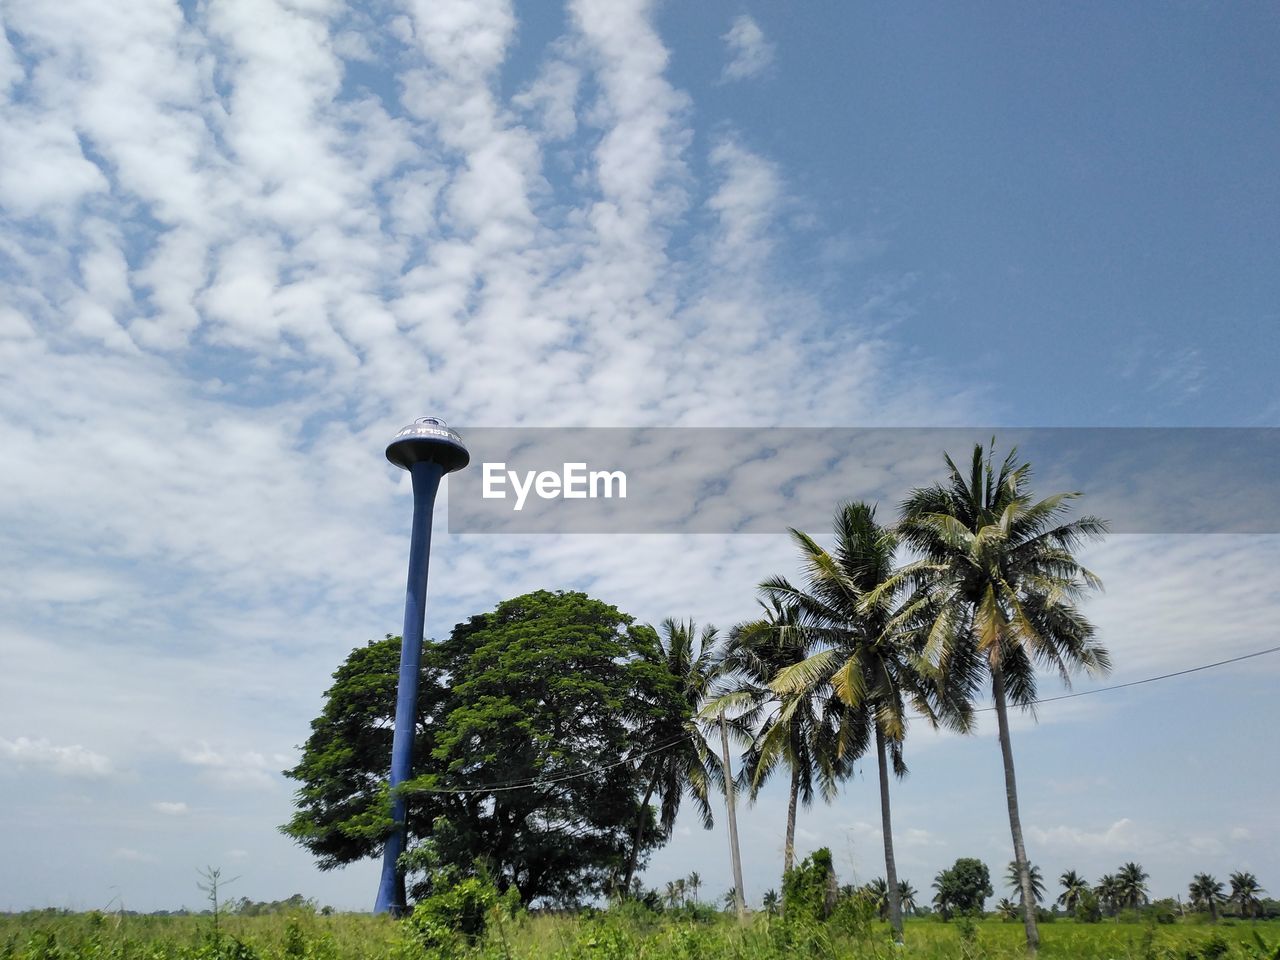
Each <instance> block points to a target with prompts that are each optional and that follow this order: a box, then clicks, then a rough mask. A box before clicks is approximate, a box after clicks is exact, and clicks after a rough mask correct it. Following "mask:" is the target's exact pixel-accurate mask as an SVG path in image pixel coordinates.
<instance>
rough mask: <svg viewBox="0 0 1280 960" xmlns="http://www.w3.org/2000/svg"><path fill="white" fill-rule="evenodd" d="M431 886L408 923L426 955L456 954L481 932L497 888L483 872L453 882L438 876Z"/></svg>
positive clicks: (482, 933) (472, 942) (495, 904)
mask: <svg viewBox="0 0 1280 960" xmlns="http://www.w3.org/2000/svg"><path fill="white" fill-rule="evenodd" d="M431 889H432V892H431V893H430V895H428V896H427V897H425V898H423V899H422V900H420V901H419V902H418V904H417V906H415V907H414V908H413V913H412V914H411V915H410V918H409V923H410V926H411V928H412V929H413V931H414V933H415V934H416V935H417V939H418V941H419V942H420V943H421V944H422V946H423V947H425V948H426V950H427V953H428V955H429V956H432V957H442V958H443V957H453V956H456V955H458V954H459V953H460V952H461V948H463V947H468V946H472V945H474V944H475V943H476V942H477V941H479V939H480V938H481V937H482V936H483V935H484V932H485V930H486V929H487V928H488V925H489V917H490V913H491V912H492V911H493V910H494V908H495V907H498V905H499V902H500V898H499V895H498V890H497V888H496V887H495V886H494V885H493V883H492V882H491V881H490V880H489V877H488V875H487V874H485V873H477V874H475V875H472V876H469V877H463V878H462V879H460V880H456V881H450V880H447V879H445V878H443V877H441V878H439V879H435V880H434V881H433V883H432V885H431ZM517 902H518V901H517ZM504 906H507V907H509V902H508V903H504Z"/></svg>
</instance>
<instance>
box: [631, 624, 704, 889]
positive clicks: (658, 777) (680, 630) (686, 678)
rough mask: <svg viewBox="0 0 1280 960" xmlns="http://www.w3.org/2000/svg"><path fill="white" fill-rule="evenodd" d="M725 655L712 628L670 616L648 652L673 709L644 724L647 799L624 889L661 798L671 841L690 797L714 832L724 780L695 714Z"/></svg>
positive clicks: (637, 741) (649, 665)
mask: <svg viewBox="0 0 1280 960" xmlns="http://www.w3.org/2000/svg"><path fill="white" fill-rule="evenodd" d="M720 662H721V660H720V654H719V652H718V650H717V643H716V632H715V629H714V628H712V627H707V628H704V629H703V630H702V631H701V632H699V631H698V628H697V626H696V624H694V622H693V621H691V620H690V621H678V620H673V619H670V618H668V619H667V620H664V621H663V623H662V628H661V631H660V634H659V637H658V642H657V643H656V644H654V645H652V646H651V647H650V648H648V649H647V650H646V651H645V652H644V662H643V665H642V666H643V669H644V671H645V672H646V673H650V674H652V675H653V679H652V681H651V682H653V683H654V684H656V685H658V686H661V687H665V688H672V690H671V692H672V693H673V694H674V697H675V700H674V701H673V704H672V706H671V708H669V709H661V710H655V711H651V712H650V713H649V715H648V716H647V718H646V719H644V720H643V721H642V722H641V723H640V724H638V726H637V729H636V732H635V736H634V738H633V741H634V748H633V750H632V753H633V754H635V755H637V764H638V769H639V771H640V774H641V777H642V778H643V779H644V784H645V786H644V795H643V798H642V799H641V802H640V811H639V814H638V815H637V817H636V821H635V826H634V828H633V831H632V837H631V846H630V850H629V852H628V854H627V860H626V865H625V866H624V868H623V870H622V879H621V883H620V884H619V885H618V889H619V890H624V891H625V890H629V889H630V887H631V880H632V877H633V876H634V874H635V870H636V866H637V864H638V863H639V861H640V854H641V851H642V850H643V849H644V845H645V842H646V838H647V837H648V836H649V835H650V833H651V827H650V824H651V823H652V821H653V817H652V815H651V813H650V806H649V804H650V801H651V800H652V799H653V798H654V797H655V796H656V797H657V798H658V816H657V829H658V831H659V835H660V836H661V837H662V838H663V839H665V838H666V837H667V836H668V835H669V834H670V831H671V828H672V826H673V825H674V824H675V820H676V815H677V814H678V813H679V812H680V804H681V800H682V799H683V798H684V797H685V796H686V795H687V796H689V797H690V798H691V799H692V800H693V802H694V806H695V807H696V809H697V811H698V816H699V818H700V819H701V820H702V825H703V826H704V827H706V828H707V829H710V828H711V826H712V825H713V822H714V818H713V816H712V812H711V802H710V799H709V798H710V792H711V791H710V788H711V786H713V785H719V784H721V781H722V780H723V777H722V775H721V771H720V762H719V760H718V759H717V758H716V754H715V751H713V750H711V749H710V748H709V747H708V746H707V743H706V741H705V740H704V739H703V735H702V731H701V728H700V727H699V725H698V723H697V720H696V719H695V713H696V711H697V710H698V708H699V707H700V706H701V705H702V702H703V701H704V700H705V699H706V698H707V697H708V696H709V694H710V691H711V688H712V684H713V683H714V682H715V679H716V677H717V676H718V675H719V671H720V669H721V667H720Z"/></svg>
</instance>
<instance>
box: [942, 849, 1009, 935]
mask: <svg viewBox="0 0 1280 960" xmlns="http://www.w3.org/2000/svg"><path fill="white" fill-rule="evenodd" d="M933 888H934V890H935V891H936V893H935V894H934V898H933V901H934V904H935V905H936V906H937V908H938V911H939V912H940V913H941V914H942V919H943V920H948V919H950V918H951V916H952V915H953V914H955V915H959V916H962V917H963V916H970V915H981V913H982V911H983V907H984V905H985V903H986V899H987V897H989V896H991V894H992V893H993V892H994V891H993V890H992V888H991V873H990V871H989V870H987V865H986V864H985V863H983V862H982V861H981V860H976V859H974V858H973V857H961V858H960V859H959V860H957V861H956V862H955V863H954V864H952V865H951V867H949V868H948V869H946V870H943V871H942V872H941V873H939V874H938V876H937V877H936V878H935V880H934V882H933Z"/></svg>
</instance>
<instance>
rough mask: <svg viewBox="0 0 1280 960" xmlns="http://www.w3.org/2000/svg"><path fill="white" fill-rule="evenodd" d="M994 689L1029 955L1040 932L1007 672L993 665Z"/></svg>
mask: <svg viewBox="0 0 1280 960" xmlns="http://www.w3.org/2000/svg"><path fill="white" fill-rule="evenodd" d="M991 687H992V692H993V693H994V694H995V701H996V721H997V723H998V725H999V730H1000V754H1001V756H1002V757H1003V758H1004V793H1005V799H1006V800H1007V801H1008V804H1009V832H1010V833H1012V834H1013V858H1014V862H1015V863H1016V864H1017V865H1018V882H1019V885H1020V886H1021V887H1022V916H1023V923H1024V925H1025V926H1026V929H1027V951H1028V952H1029V953H1035V952H1036V951H1037V950H1039V949H1040V930H1039V928H1038V927H1037V926H1036V898H1035V893H1034V892H1033V891H1032V889H1031V868H1030V865H1029V864H1028V862H1027V847H1026V844H1025V843H1023V841H1022V818H1021V817H1019V816H1018V783H1017V779H1016V778H1015V777H1014V773H1013V747H1012V745H1011V744H1010V743H1009V708H1008V704H1007V702H1006V700H1005V692H1004V670H1003V669H1002V668H1001V667H1000V664H998V663H993V664H992V665H991Z"/></svg>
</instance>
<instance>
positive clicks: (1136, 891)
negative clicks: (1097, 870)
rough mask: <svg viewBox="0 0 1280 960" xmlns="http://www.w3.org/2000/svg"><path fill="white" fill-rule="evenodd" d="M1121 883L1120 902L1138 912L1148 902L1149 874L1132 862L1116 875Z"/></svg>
mask: <svg viewBox="0 0 1280 960" xmlns="http://www.w3.org/2000/svg"><path fill="white" fill-rule="evenodd" d="M1116 880H1118V881H1119V883H1120V902H1121V904H1122V905H1124V906H1126V907H1128V908H1129V909H1130V910H1137V909H1138V908H1139V907H1140V906H1142V905H1143V904H1144V903H1146V902H1147V872H1146V871H1145V870H1143V869H1142V867H1141V866H1140V865H1138V864H1136V863H1133V862H1132V861H1131V862H1129V863H1126V864H1125V865H1124V866H1123V867H1121V868H1120V871H1119V872H1118V873H1117V874H1116Z"/></svg>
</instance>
